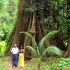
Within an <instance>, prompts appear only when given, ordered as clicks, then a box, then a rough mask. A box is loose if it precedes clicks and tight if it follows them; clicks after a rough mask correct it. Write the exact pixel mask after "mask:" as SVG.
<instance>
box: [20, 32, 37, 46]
mask: <svg viewBox="0 0 70 70" xmlns="http://www.w3.org/2000/svg"><path fill="white" fill-rule="evenodd" d="M20 33H23V34H25V35H27V36H28V37H30V39H31V40H32V42H33V44H34V45H35V46H37V43H36V41H35V39H34V37H33V36H32V35H31V34H30V33H28V32H20Z"/></svg>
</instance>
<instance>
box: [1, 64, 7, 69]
mask: <svg viewBox="0 0 70 70" xmlns="http://www.w3.org/2000/svg"><path fill="white" fill-rule="evenodd" d="M0 70H8V68H7V66H6V65H0Z"/></svg>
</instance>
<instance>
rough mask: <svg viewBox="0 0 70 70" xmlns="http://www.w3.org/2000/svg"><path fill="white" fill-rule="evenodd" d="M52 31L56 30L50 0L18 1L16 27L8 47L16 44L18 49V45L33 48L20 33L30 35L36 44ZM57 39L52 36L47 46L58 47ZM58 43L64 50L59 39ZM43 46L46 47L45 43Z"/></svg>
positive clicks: (29, 41)
mask: <svg viewBox="0 0 70 70" xmlns="http://www.w3.org/2000/svg"><path fill="white" fill-rule="evenodd" d="M54 29H57V25H56V24H55V20H54V17H53V12H52V7H51V1H50V0H44V1H43V0H20V1H19V5H18V17H17V21H16V25H15V28H14V30H13V32H12V34H11V36H10V38H9V43H8V47H9V46H11V47H12V46H13V44H14V43H16V44H17V46H18V47H19V46H20V45H23V46H26V45H31V46H32V47H33V48H35V46H34V45H33V44H32V42H31V40H30V39H29V38H28V37H27V36H25V35H24V34H20V32H22V31H27V32H29V33H31V34H32V35H33V37H34V38H35V40H36V42H37V43H38V42H39V40H40V39H41V38H42V37H44V36H45V35H46V34H47V32H48V31H52V30H54ZM57 37H58V36H57V35H56V36H54V37H53V39H51V40H50V42H49V43H48V45H50V44H55V45H57V46H58V44H59V42H58V38H57ZM59 38H60V37H59ZM60 42H61V43H62V45H61V47H62V49H65V45H64V44H63V41H62V40H61V39H60ZM45 45H46V46H47V44H46V43H45ZM26 52H27V51H26ZM28 53H29V51H28V52H27V53H25V54H26V55H28ZM29 54H30V53H29Z"/></svg>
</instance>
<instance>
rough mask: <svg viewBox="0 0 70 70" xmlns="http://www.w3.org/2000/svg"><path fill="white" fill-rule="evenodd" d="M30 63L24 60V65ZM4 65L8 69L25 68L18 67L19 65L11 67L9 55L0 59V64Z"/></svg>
mask: <svg viewBox="0 0 70 70" xmlns="http://www.w3.org/2000/svg"><path fill="white" fill-rule="evenodd" d="M28 64H30V61H29V60H27V61H25V65H24V66H25V67H26V66H27V65H28ZM2 65H4V66H6V67H7V69H8V70H25V69H24V68H20V67H15V68H12V62H11V58H10V57H7V59H6V58H5V59H4V58H3V59H2V60H0V66H2Z"/></svg>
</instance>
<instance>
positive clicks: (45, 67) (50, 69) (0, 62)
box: [0, 57, 70, 70]
mask: <svg viewBox="0 0 70 70" xmlns="http://www.w3.org/2000/svg"><path fill="white" fill-rule="evenodd" d="M65 60H66V61H67V62H65ZM0 70H38V59H35V60H26V61H25V65H24V68H20V67H16V68H12V63H11V57H3V58H0ZM41 70H70V58H68V59H65V58H57V59H55V58H52V59H51V58H47V59H46V61H42V62H41Z"/></svg>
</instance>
